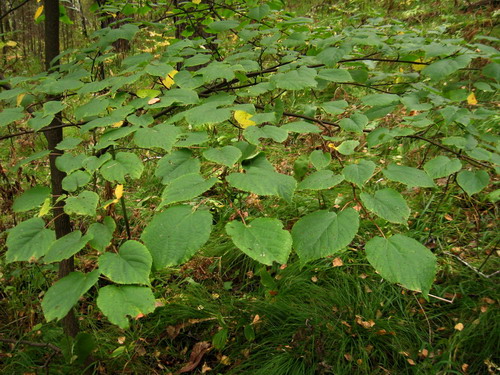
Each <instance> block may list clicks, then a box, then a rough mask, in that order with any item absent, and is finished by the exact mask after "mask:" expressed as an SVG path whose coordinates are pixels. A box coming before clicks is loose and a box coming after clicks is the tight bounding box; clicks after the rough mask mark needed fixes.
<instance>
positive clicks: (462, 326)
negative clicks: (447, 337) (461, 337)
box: [455, 323, 464, 331]
mask: <svg viewBox="0 0 500 375" xmlns="http://www.w3.org/2000/svg"><path fill="white" fill-rule="evenodd" d="M455 329H456V330H457V331H461V330H463V329H464V325H463V324H462V323H458V324H457V325H455Z"/></svg>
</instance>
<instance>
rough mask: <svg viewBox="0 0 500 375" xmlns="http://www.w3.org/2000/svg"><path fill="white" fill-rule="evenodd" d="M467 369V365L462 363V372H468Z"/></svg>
mask: <svg viewBox="0 0 500 375" xmlns="http://www.w3.org/2000/svg"><path fill="white" fill-rule="evenodd" d="M468 369H469V365H468V364H467V363H464V364H463V365H462V371H463V372H467V370H468Z"/></svg>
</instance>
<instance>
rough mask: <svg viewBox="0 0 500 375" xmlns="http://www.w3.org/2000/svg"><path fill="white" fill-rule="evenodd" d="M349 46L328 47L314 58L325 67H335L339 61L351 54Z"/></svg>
mask: <svg viewBox="0 0 500 375" xmlns="http://www.w3.org/2000/svg"><path fill="white" fill-rule="evenodd" d="M351 49H352V47H351V46H350V45H347V44H345V45H343V46H341V47H329V48H326V49H325V50H323V51H321V52H320V53H319V54H318V55H317V56H316V58H317V59H318V60H319V61H321V62H322V63H323V64H325V65H326V66H327V67H331V66H335V65H336V64H337V63H338V62H339V60H341V59H342V58H343V57H344V56H346V55H347V54H348V53H349V52H351Z"/></svg>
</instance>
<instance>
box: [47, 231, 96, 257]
mask: <svg viewBox="0 0 500 375" xmlns="http://www.w3.org/2000/svg"><path fill="white" fill-rule="evenodd" d="M92 237H93V236H92V235H85V236H83V237H82V232H80V231H79V230H75V231H73V232H71V233H68V234H67V235H65V236H63V237H61V238H59V239H57V240H56V241H55V242H54V243H53V244H52V246H50V248H49V250H48V251H47V253H46V254H45V256H44V257H43V262H44V263H53V262H60V261H61V260H63V259H68V258H69V257H70V256H72V255H74V254H76V253H77V252H79V251H80V250H81V249H83V248H84V246H85V245H86V244H87V242H89V241H90V240H91V239H92Z"/></svg>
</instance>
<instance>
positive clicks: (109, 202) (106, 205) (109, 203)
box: [102, 199, 119, 209]
mask: <svg viewBox="0 0 500 375" xmlns="http://www.w3.org/2000/svg"><path fill="white" fill-rule="evenodd" d="M118 202H119V200H118V199H113V200H112V201H108V203H106V204H105V205H104V206H102V208H104V209H106V208H108V207H109V206H111V205H112V204H116V203H118Z"/></svg>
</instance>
